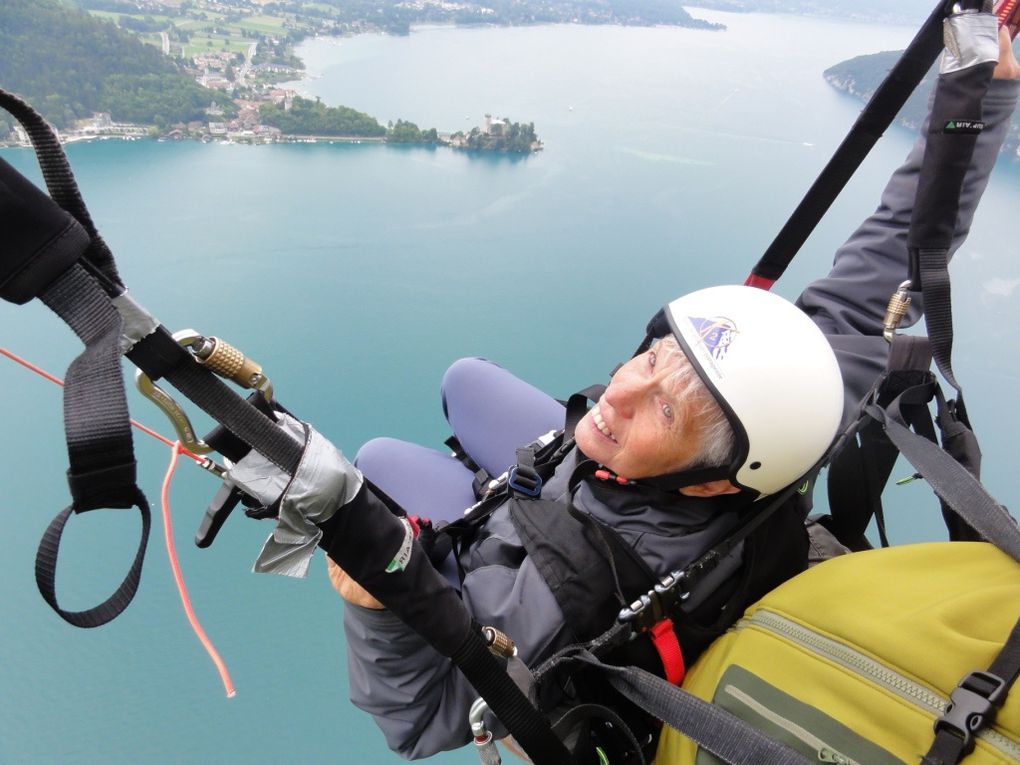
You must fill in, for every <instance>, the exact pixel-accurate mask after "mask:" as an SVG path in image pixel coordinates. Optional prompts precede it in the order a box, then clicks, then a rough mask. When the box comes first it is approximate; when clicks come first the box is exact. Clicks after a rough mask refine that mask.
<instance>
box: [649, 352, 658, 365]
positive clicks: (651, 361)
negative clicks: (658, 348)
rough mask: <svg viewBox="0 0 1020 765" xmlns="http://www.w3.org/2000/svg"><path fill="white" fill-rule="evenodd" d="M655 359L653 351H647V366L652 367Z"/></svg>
mask: <svg viewBox="0 0 1020 765" xmlns="http://www.w3.org/2000/svg"><path fill="white" fill-rule="evenodd" d="M655 361H656V356H655V351H648V366H650V367H652V369H654V368H655Z"/></svg>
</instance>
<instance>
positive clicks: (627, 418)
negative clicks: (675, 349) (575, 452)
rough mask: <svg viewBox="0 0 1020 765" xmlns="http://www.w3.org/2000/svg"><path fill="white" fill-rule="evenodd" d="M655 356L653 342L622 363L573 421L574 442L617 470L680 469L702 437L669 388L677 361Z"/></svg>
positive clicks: (628, 473)
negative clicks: (578, 419) (599, 394)
mask: <svg viewBox="0 0 1020 765" xmlns="http://www.w3.org/2000/svg"><path fill="white" fill-rule="evenodd" d="M680 363H681V362H680V360H679V359H677V358H676V357H675V356H674V357H673V358H672V359H671V360H670V361H668V362H667V361H660V360H659V358H658V354H657V353H656V351H655V348H652V349H651V350H649V351H646V352H645V353H642V354H641V355H640V356H635V357H634V358H632V359H631V360H630V361H628V362H627V363H626V364H624V365H623V366H622V367H621V368H620V369H619V371H617V373H616V374H615V375H613V379H612V381H611V382H610V383H609V387H608V388H607V389H606V392H605V393H604V394H603V396H602V398H601V399H599V402H598V404H596V405H595V407H594V408H592V409H591V411H589V412H588V414H586V415H585V416H584V419H582V420H581V422H580V423H578V425H577V429H576V431H575V433H574V435H575V438H576V439H577V445H578V447H580V449H581V451H582V452H584V453H585V455H587V456H588V457H590V458H591V459H593V460H595V461H596V462H600V463H601V464H603V465H605V466H606V467H608V468H609V469H610V470H612V471H613V472H614V473H616V474H617V475H621V476H625V477H626V478H647V477H649V476H655V475H663V474H666V473H672V472H674V471H677V470H680V469H682V468H683V467H684V466H686V465H687V464H688V463H689V462H690V461H691V459H692V458H693V457H694V456H695V455H696V454H697V453H698V450H699V449H700V447H701V437H700V435H699V432H698V429H697V428H696V427H692V424H691V423H690V422H689V416H688V411H689V407H687V406H685V403H684V402H683V401H677V400H676V397H675V396H674V395H673V394H672V393H671V386H669V384H668V382H667V381H668V378H669V377H670V375H671V374H672V373H673V372H674V371H675V370H676V368H677V367H678V366H679V364H680Z"/></svg>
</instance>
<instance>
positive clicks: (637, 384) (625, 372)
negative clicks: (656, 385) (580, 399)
mask: <svg viewBox="0 0 1020 765" xmlns="http://www.w3.org/2000/svg"><path fill="white" fill-rule="evenodd" d="M652 383H653V381H652V380H651V379H650V378H648V377H645V376H643V375H640V374H638V373H637V372H636V371H635V370H634V369H633V367H632V365H631V364H625V365H624V366H623V367H621V368H620V370H619V371H618V372H617V373H616V374H615V375H613V379H612V380H610V381H609V386H608V387H607V388H606V392H605V393H604V394H603V398H604V399H605V401H606V402H607V403H608V404H609V405H610V406H611V407H612V408H613V410H614V411H615V412H616V413H617V414H618V415H620V416H621V417H633V416H634V412H635V411H636V410H637V408H638V405H639V404H640V402H641V401H642V399H643V398H644V395H645V393H646V392H647V391H648V389H649V387H650V386H651V385H652Z"/></svg>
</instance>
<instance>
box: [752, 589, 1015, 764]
mask: <svg viewBox="0 0 1020 765" xmlns="http://www.w3.org/2000/svg"><path fill="white" fill-rule="evenodd" d="M747 627H759V628H761V629H764V630H765V631H767V632H772V633H774V634H777V635H780V636H782V637H784V638H786V639H787V640H789V641H790V642H792V643H796V644H797V645H798V646H800V647H801V648H804V649H806V650H808V651H811V652H813V653H816V654H818V655H820V656H823V657H825V658H826V659H828V660H830V661H832V662H834V663H836V664H839V665H840V666H841V667H843V668H845V669H847V670H849V671H851V672H854V673H855V674H857V675H859V676H862V677H864V678H865V679H867V680H870V681H871V682H873V683H875V684H876V685H880V686H882V687H883V688H886V689H887V690H890V691H892V692H893V693H895V694H896V695H897V696H899V697H900V698H902V699H904V700H906V701H908V702H910V703H911V704H913V705H914V706H915V707H917V708H919V709H921V710H922V711H924V712H926V713H927V714H930V715H932V717H941V716H942V714H943V713H944V712H945V711H946V704H947V703H948V700H947V699H945V698H943V697H942V696H940V695H939V694H937V693H935V692H934V691H932V690H930V689H928V688H926V687H925V686H923V685H921V684H919V683H916V682H914V681H913V680H911V679H910V678H908V677H905V676H904V675H901V674H900V673H899V672H897V671H895V670H894V669H891V668H889V667H887V666H886V665H884V664H882V663H880V662H877V661H875V660H874V659H872V658H871V657H869V656H866V655H864V654H863V653H861V652H860V651H856V650H854V649H853V648H850V647H849V646H847V645H846V644H844V643H840V642H838V641H836V640H833V639H831V638H828V637H826V636H824V635H821V634H819V633H817V632H815V631H814V630H811V629H808V628H807V627H804V626H803V625H801V624H798V623H796V622H794V621H791V620H789V619H787V618H785V617H783V616H780V615H779V614H777V613H774V612H772V611H768V610H766V609H759V610H757V611H755V612H754V613H753V614H752V615H751V616H750V617H748V618H745V619H741V620H740V621H739V622H738V623H737V625H736V629H737V630H741V629H746V628H747ZM977 738H979V739H981V740H982V741H984V742H985V743H986V744H988V745H989V746H991V747H993V748H995V749H997V750H998V751H999V752H1000V753H1001V754H1003V755H1004V756H1006V757H1009V758H1011V759H1013V760H1020V744H1017V743H1016V742H1014V741H1012V740H1011V739H1009V738H1007V737H1006V736H1003V735H1002V734H1001V733H999V732H997V731H995V730H993V729H991V728H986V729H985V730H983V731H981V732H979V733H978V734H977Z"/></svg>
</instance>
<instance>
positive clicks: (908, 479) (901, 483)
mask: <svg viewBox="0 0 1020 765" xmlns="http://www.w3.org/2000/svg"><path fill="white" fill-rule="evenodd" d="M918 478H924V476H923V475H921V474H920V473H914V474H913V475H908V476H907V477H906V478H901V479H900V480H898V481H897V482H896V485H897V486H906V485H907V484H908V483H911V482H912V481H916V480H917V479H918Z"/></svg>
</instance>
